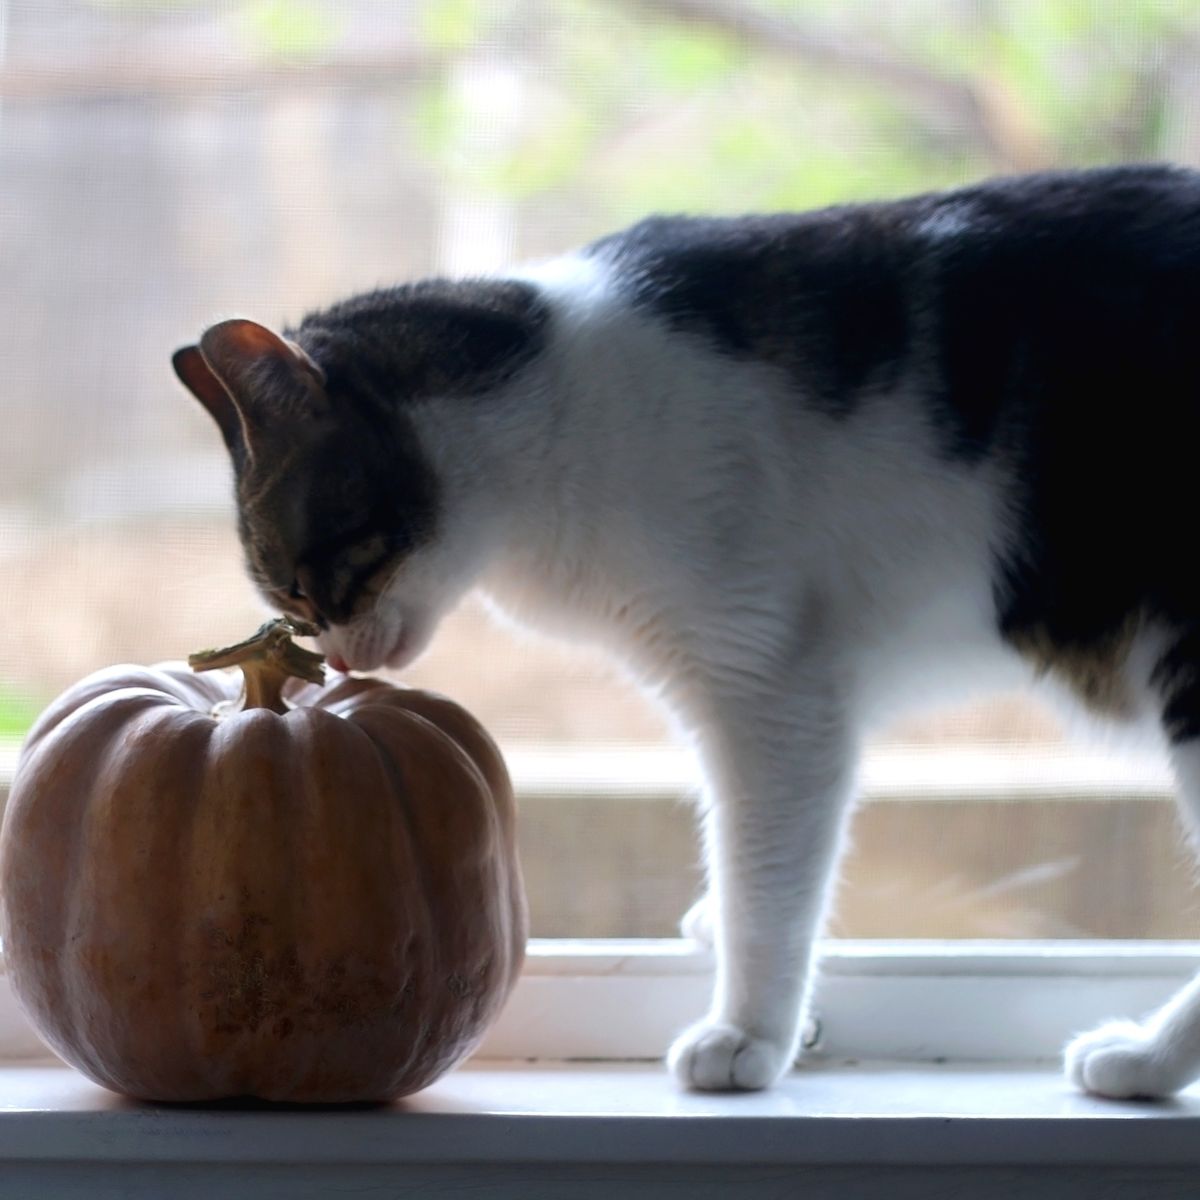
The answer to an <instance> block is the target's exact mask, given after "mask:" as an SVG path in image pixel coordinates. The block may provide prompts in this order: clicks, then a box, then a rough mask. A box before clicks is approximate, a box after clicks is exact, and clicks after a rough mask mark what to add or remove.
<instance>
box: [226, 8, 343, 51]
mask: <svg viewBox="0 0 1200 1200" xmlns="http://www.w3.org/2000/svg"><path fill="white" fill-rule="evenodd" d="M335 12H336V8H335V7H334V6H332V5H329V4H322V3H318V2H317V0H253V2H252V3H250V4H248V5H247V6H246V8H245V9H244V10H243V12H242V21H243V23H244V26H245V29H246V31H247V34H248V35H249V37H250V39H251V40H252V41H253V42H254V44H255V45H256V46H257V47H258V48H260V49H261V50H263V51H265V52H266V53H268V54H271V55H273V56H275V57H277V58H289V59H311V58H319V57H321V55H323V54H324V53H326V52H327V51H328V49H329V47H330V45H331V44H332V43H333V42H334V41H335V40H336V39H337V36H338V34H339V32H340V30H341V22H340V21H339V20H338V19H337V17H336V16H335V15H334V14H335Z"/></svg>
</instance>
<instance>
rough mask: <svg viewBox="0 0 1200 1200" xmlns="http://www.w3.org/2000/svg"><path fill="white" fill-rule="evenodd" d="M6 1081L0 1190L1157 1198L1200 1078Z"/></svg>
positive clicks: (533, 1069) (577, 1067) (656, 1069)
mask: <svg viewBox="0 0 1200 1200" xmlns="http://www.w3.org/2000/svg"><path fill="white" fill-rule="evenodd" d="M0 1087H2V1088H3V1093H2V1099H0V1196H4V1197H8V1196H14V1197H15V1196H21V1197H28V1196H54V1197H75V1196H79V1197H84V1196H87V1197H89V1200H102V1198H103V1197H108V1196H113V1197H116V1196H122V1197H135V1196H147V1197H151V1196H153V1197H161V1196H163V1195H168V1194H169V1195H171V1196H172V1197H173V1198H175V1197H178V1198H181V1200H188V1198H190V1197H193V1196H195V1197H201V1196H204V1197H210V1196H212V1195H213V1194H221V1192H222V1189H223V1190H224V1193H225V1194H226V1195H229V1196H240V1195H245V1196H253V1197H283V1196H287V1197H289V1198H295V1200H304V1198H306V1197H310V1196H311V1197H317V1196H328V1195H331V1194H336V1193H340V1192H342V1191H347V1192H349V1191H355V1192H357V1191H359V1190H360V1189H361V1190H362V1191H364V1192H368V1191H371V1189H375V1188H378V1189H379V1194H380V1195H387V1196H404V1197H409V1196H413V1197H415V1196H421V1195H425V1194H427V1192H426V1189H428V1190H429V1191H430V1192H432V1191H434V1190H436V1194H437V1195H438V1196H439V1198H440V1200H452V1198H456V1197H459V1196H461V1197H463V1198H464V1200H465V1198H466V1197H468V1196H469V1197H470V1198H471V1200H491V1198H493V1197H495V1198H497V1200H501V1198H504V1200H507V1198H508V1197H518V1196H519V1197H521V1198H522V1200H542V1198H546V1200H549V1197H556V1198H557V1197H576V1196H578V1197H580V1198H585V1197H586V1198H588V1200H590V1198H591V1197H597V1198H599V1197H605V1198H606V1200H607V1198H610V1197H612V1196H614V1195H617V1194H620V1195H621V1196H622V1197H626V1196H628V1197H635V1198H636V1197H652V1196H653V1197H657V1196H675V1195H677V1194H678V1195H683V1194H685V1192H684V1190H682V1189H686V1195H687V1196H688V1200H705V1198H707V1197H709V1196H712V1197H714V1198H715V1197H718V1196H720V1197H725V1196H728V1195H733V1194H736V1195H737V1196H738V1197H739V1198H741V1197H746V1198H747V1200H749V1198H752V1197H756V1196H764V1197H766V1196H773V1197H774V1196H783V1195H791V1194H795V1193H794V1191H793V1188H794V1187H795V1186H799V1185H801V1184H803V1187H804V1192H803V1194H804V1196H805V1198H806V1200H822V1198H823V1197H826V1196H828V1197H834V1196H837V1197H839V1198H840V1197H846V1196H867V1197H874V1196H876V1195H880V1196H882V1195H884V1194H886V1195H887V1196H889V1197H890V1198H891V1200H903V1198H904V1197H908V1196H913V1197H916V1196H921V1197H927V1196H929V1195H933V1194H937V1195H940V1194H942V1191H941V1190H938V1189H944V1188H947V1187H950V1184H951V1181H957V1183H958V1184H961V1185H962V1187H963V1189H964V1190H963V1191H962V1193H961V1194H969V1195H971V1196H972V1197H973V1200H975V1198H978V1200H988V1198H990V1197H992V1196H995V1197H997V1198H999V1197H1001V1196H1003V1197H1004V1200H1011V1196H1012V1189H1013V1187H1014V1186H1020V1187H1022V1188H1023V1189H1024V1191H1025V1196H1024V1197H1023V1200H1035V1198H1036V1197H1039V1196H1050V1195H1053V1196H1054V1197H1056V1200H1061V1198H1062V1197H1074V1196H1079V1197H1085V1196H1086V1197H1089V1200H1091V1198H1093V1197H1096V1196H1100V1195H1116V1194H1124V1193H1123V1192H1119V1191H1118V1190H1111V1189H1113V1188H1114V1187H1115V1188H1116V1189H1119V1188H1120V1186H1121V1183H1120V1181H1122V1180H1128V1181H1130V1183H1131V1184H1132V1183H1133V1181H1136V1190H1135V1191H1133V1192H1130V1193H1129V1194H1131V1195H1133V1194H1136V1195H1137V1196H1138V1197H1139V1200H1153V1198H1154V1197H1157V1196H1160V1195H1161V1196H1180V1195H1184V1194H1194V1192H1193V1191H1192V1189H1193V1187H1194V1182H1195V1179H1196V1178H1197V1174H1196V1173H1197V1171H1200V1091H1197V1090H1192V1091H1191V1092H1189V1093H1186V1094H1185V1095H1184V1096H1183V1097H1181V1098H1180V1099H1179V1100H1176V1101H1173V1102H1171V1103H1160V1104H1139V1103H1114V1102H1108V1101H1101V1100H1096V1099H1093V1098H1090V1097H1087V1096H1082V1095H1079V1094H1077V1093H1075V1092H1073V1091H1072V1090H1071V1089H1070V1088H1069V1087H1068V1086H1067V1085H1066V1084H1065V1083H1064V1082H1063V1081H1062V1080H1061V1078H1060V1076H1059V1075H1058V1074H1057V1073H1055V1072H1053V1071H1051V1070H1049V1069H1047V1068H1044V1067H1041V1068H1035V1067H1028V1068H1021V1067H1014V1066H995V1065H988V1066H987V1067H972V1066H964V1065H961V1064H959V1065H953V1066H950V1065H944V1066H937V1065H909V1064H864V1065H853V1064H841V1065H833V1064H824V1065H818V1066H814V1067H810V1068H806V1069H804V1070H801V1071H797V1072H795V1073H794V1074H793V1075H792V1076H790V1077H789V1078H788V1079H787V1080H786V1081H785V1082H784V1083H783V1085H782V1086H781V1087H779V1088H778V1089H777V1090H775V1091H773V1092H770V1093H764V1094H758V1095H741V1096H720V1095H697V1094H685V1093H681V1092H679V1091H678V1090H677V1089H676V1088H675V1087H674V1086H673V1085H672V1083H671V1082H670V1080H669V1079H668V1077H667V1076H666V1073H665V1071H664V1070H663V1068H662V1066H661V1065H660V1064H658V1063H653V1064H651V1063H587V1064H582V1063H539V1064H522V1063H509V1062H500V1061H476V1062H474V1063H471V1064H468V1065H467V1066H465V1067H463V1068H460V1069H459V1070H457V1071H454V1072H452V1073H451V1074H450V1075H448V1076H446V1077H445V1078H444V1079H442V1080H441V1081H439V1082H438V1083H437V1084H435V1085H434V1086H433V1087H431V1088H429V1089H427V1090H426V1091H425V1092H423V1093H421V1094H420V1095H418V1096H414V1097H411V1098H410V1099H408V1100H406V1101H402V1102H400V1103H397V1104H394V1105H387V1106H380V1107H368V1108H360V1109H333V1108H331V1109H323V1110H286V1111H283V1110H271V1109H267V1108H265V1107H245V1106H242V1107H233V1106H214V1107H207V1108H200V1107H194V1108H189V1107H167V1106H161V1105H144V1104H136V1103H133V1102H131V1101H127V1100H123V1099H121V1098H120V1097H117V1096H113V1095H110V1094H109V1093H108V1092H106V1091H105V1090H104V1089H102V1088H99V1087H96V1086H95V1085H93V1084H91V1083H89V1082H88V1081H86V1080H85V1079H83V1078H82V1077H81V1076H79V1075H78V1074H76V1073H75V1072H73V1071H71V1070H68V1069H66V1068H63V1067H58V1066H34V1067H30V1066H25V1067H7V1068H3V1069H0ZM714 1118H720V1119H714ZM935 1180H936V1181H937V1188H934V1187H933V1183H934V1181H935ZM731 1188H734V1190H732V1191H731V1190H730V1189H731ZM677 1189H680V1190H678V1191H677ZM848 1189H851V1190H848ZM1106 1189H1108V1190H1106ZM945 1194H960V1193H959V1192H958V1191H957V1190H956V1189H955V1188H954V1187H950V1190H949V1191H947V1192H946V1193H945Z"/></svg>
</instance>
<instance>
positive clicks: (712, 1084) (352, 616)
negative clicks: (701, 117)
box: [174, 166, 1200, 1097]
mask: <svg viewBox="0 0 1200 1200" xmlns="http://www.w3.org/2000/svg"><path fill="white" fill-rule="evenodd" d="M174 365H175V368H176V371H177V374H178V376H179V377H180V379H181V380H182V381H183V383H184V384H185V385H186V386H187V387H188V388H189V389H190V390H191V391H192V392H193V393H194V394H195V396H196V397H197V398H198V399H199V400H200V401H201V402H202V403H203V404H204V405H205V407H206V408H207V409H208V411H209V412H210V413H211V414H212V416H213V417H214V418H215V420H216V423H217V425H218V426H219V428H220V431H221V434H222V435H223V437H224V440H225V443H226V444H227V446H228V449H229V452H230V455H231V457H232V463H233V468H234V476H235V487H236V499H237V507H238V521H239V530H240V535H241V539H242V542H243V545H244V549H245V555H246V559H247V563H248V567H249V571H250V574H251V576H252V578H253V580H254V581H255V583H256V584H257V585H258V587H259V588H260V589H261V591H262V594H263V596H264V597H265V599H266V600H267V602H268V603H269V604H271V605H272V606H273V607H276V608H278V609H281V610H283V611H285V612H288V613H291V614H293V615H295V616H297V617H300V618H303V619H305V620H308V621H312V622H315V623H316V624H317V625H318V626H319V627H320V629H321V634H320V637H319V643H320V645H321V647H322V649H323V650H324V652H325V653H326V654H327V656H328V660H329V662H330V664H331V665H332V666H334V667H336V668H337V669H340V670H351V669H353V670H364V671H365V670H374V669H376V668H380V667H393V668H402V667H404V666H405V665H407V664H408V663H410V662H412V661H413V659H415V658H416V657H417V656H418V655H419V654H420V653H421V651H422V650H423V649H424V648H425V647H426V645H427V644H428V642H429V640H430V638H431V636H432V635H433V633H434V630H435V629H436V627H437V623H438V620H439V618H440V617H441V616H442V615H443V614H445V613H446V612H447V611H448V610H449V609H450V608H451V607H452V606H453V605H455V604H456V603H457V602H458V601H459V599H460V598H461V597H462V596H463V595H464V594H465V593H466V592H467V591H468V590H469V589H471V588H473V587H476V586H478V587H480V588H482V589H483V591H484V593H485V595H486V596H487V597H489V598H490V601H491V603H492V604H494V605H495V606H496V607H497V608H498V609H499V610H500V611H501V612H503V613H505V614H507V615H508V617H509V618H511V619H512V620H514V621H516V622H518V623H521V624H525V625H527V626H530V627H535V628H537V629H540V630H542V631H545V632H549V633H551V634H554V635H560V636H563V637H566V638H571V639H576V640H583V641H588V642H592V643H596V644H600V645H602V646H604V647H607V648H608V649H609V651H610V652H611V653H612V654H614V655H615V656H617V657H618V658H619V659H620V660H621V661H622V662H624V663H625V664H627V665H628V666H629V668H630V669H631V670H632V671H633V672H634V673H635V674H636V676H637V677H638V678H639V679H640V680H641V681H642V682H643V683H644V684H645V685H646V686H647V687H648V688H649V689H650V690H651V691H652V692H653V693H654V694H656V695H657V696H658V697H659V698H660V699H661V701H662V702H663V703H664V704H665V705H666V706H667V708H668V709H669V710H670V711H671V712H672V713H673V714H674V715H675V717H676V719H677V720H678V722H679V724H680V727H681V728H682V729H683V730H685V731H686V732H687V734H688V735H689V736H690V737H691V738H693V739H694V742H695V745H696V747H697V749H698V752H699V755H700V758H701V761H702V764H703V767H704V771H705V777H706V779H707V788H706V792H705V796H704V798H703V801H702V804H701V809H702V814H703V825H704V835H705V837H704V840H705V856H706V865H707V871H708V895H707V897H706V898H704V899H702V900H701V901H700V902H699V903H698V904H697V906H696V907H695V908H694V909H693V910H692V911H691V912H690V913H689V914H688V916H687V917H686V918H685V930H686V931H689V932H690V933H692V934H693V935H696V936H700V937H702V938H706V939H708V940H710V941H711V943H712V944H713V947H714V950H715V959H716V978H715V987H714V993H713V999H712V1005H711V1009H710V1011H709V1013H708V1015H707V1016H705V1017H704V1018H703V1019H702V1020H701V1021H699V1022H698V1023H696V1024H695V1025H694V1026H692V1027H691V1028H689V1029H686V1030H684V1031H683V1032H682V1033H681V1034H680V1035H679V1037H678V1039H677V1040H676V1041H675V1043H674V1045H673V1046H672V1047H671V1050H670V1053H669V1055H668V1064H669V1067H670V1070H671V1071H672V1072H673V1074H674V1076H675V1077H676V1078H677V1079H678V1081H679V1082H680V1083H681V1084H682V1085H684V1086H685V1087H689V1088H694V1089H702V1090H703V1089H721V1090H725V1089H734V1090H737V1089H745V1090H753V1089H760V1088H765V1087H769V1086H771V1085H772V1084H773V1083H775V1082H776V1081H777V1080H778V1079H779V1078H780V1076H781V1075H782V1074H783V1073H784V1072H785V1071H786V1070H788V1069H789V1067H790V1066H791V1065H792V1064H793V1062H794V1060H795V1058H796V1055H797V1052H798V1047H799V1041H800V1030H801V1027H802V1022H803V1017H804V1013H805V1010H806V1003H807V999H808V993H809V990H810V981H811V978H812V972H813V939H814V936H815V935H816V933H817V932H818V931H819V929H820V927H821V922H822V919H823V917H824V914H825V909H826V905H827V896H828V891H829V880H830V877H831V875H832V874H833V871H834V866H835V863H836V861H837V858H838V852H839V849H840V847H841V845H842V842H843V838H844V831H845V826H846V822H847V814H848V812H849V810H850V802H851V799H852V795H853V792H854V777H855V769H856V761H857V758H858V755H859V751H860V747H861V745H862V743H863V740H864V737H865V736H866V735H867V734H868V733H870V732H871V731H872V730H875V729H877V728H879V727H880V725H881V724H882V723H884V722H886V721H890V720H892V719H894V718H895V717H896V716H897V715H898V714H900V713H903V712H905V711H906V710H907V709H909V708H911V707H912V706H913V705H917V704H924V703H926V702H929V701H932V700H939V701H940V700H945V699H948V698H952V697H960V696H967V695H974V694H976V693H978V692H979V691H980V690H981V689H987V688H1010V687H1013V686H1018V685H1025V684H1028V685H1030V686H1034V687H1038V688H1040V689H1042V691H1043V692H1045V693H1047V694H1052V695H1054V696H1055V697H1057V698H1059V699H1063V700H1065V701H1068V702H1069V703H1070V704H1072V705H1074V706H1075V707H1076V708H1078V709H1079V710H1080V711H1082V712H1085V713H1087V714H1089V720H1091V721H1094V722H1095V723H1096V724H1097V725H1098V726H1101V727H1111V728H1125V729H1128V730H1130V731H1133V732H1134V733H1135V734H1137V735H1138V736H1142V737H1145V738H1148V739H1150V740H1151V741H1152V742H1153V743H1155V744H1156V745H1158V746H1161V748H1162V749H1163V751H1164V753H1165V754H1167V755H1168V756H1169V760H1170V762H1171V764H1172V766H1173V769H1174V773H1175V777H1176V779H1177V781H1178V792H1179V802H1180V810H1181V813H1182V816H1183V818H1184V821H1185V824H1186V825H1187V826H1188V827H1189V829H1190V831H1191V832H1192V834H1193V835H1197V836H1198V837H1200V582H1197V578H1198V577H1197V575H1196V574H1195V573H1194V570H1193V567H1192V566H1189V564H1188V560H1187V547H1188V546H1189V545H1192V544H1193V541H1194V534H1193V530H1192V526H1191V520H1192V517H1191V516H1190V515H1189V514H1191V513H1193V512H1194V511H1195V509H1196V508H1197V490H1196V482H1195V480H1196V476H1195V474H1194V471H1195V462H1196V453H1197V449H1198V448H1200V174H1194V173H1191V172H1189V171H1186V170H1183V169H1180V168H1175V167H1171V166H1130V167H1109V168H1100V169H1094V170H1091V171H1083V172H1067V171H1064V172H1048V173H1041V174H1034V175H1026V176H1014V177H1007V178H1000V179H995V180H989V181H985V182H982V183H980V184H977V185H974V186H967V187H963V188H959V189H957V190H949V191H944V192H939V193H931V194H926V195H919V196H915V197H911V198H907V199H901V200H896V201H889V202H880V203H866V204H851V205H844V206H837V207H832V208H826V209H823V210H819V211H814V212H808V213H801V214H789V215H770V216H747V217H739V218H702V217H685V216H678V217H676V216H668V217H652V218H649V219H647V220H644V221H642V222H641V223H639V224H636V225H634V226H633V227H632V228H630V229H627V230H625V231H624V232H620V233H615V234H612V235H611V236H608V237H604V238H602V239H601V240H599V241H596V242H593V243H592V244H590V245H587V246H585V247H583V248H582V249H580V250H578V251H576V252H573V253H569V254H565V255H563V256H561V257H559V258H556V259H553V260H551V261H548V262H543V263H538V264H534V265H530V266H526V267H523V268H520V269H516V270H514V271H512V272H511V273H509V274H507V275H505V276H503V277H496V278H486V279H467V280H437V279H435V280H429V281H423V282H418V283H413V284H408V285H404V286H399V287H395V288H389V289H386V290H380V291H375V292H372V293H370V294H366V295H360V296H356V297H353V298H351V299H348V300H345V301H344V302H341V303H337V304H334V305H333V306H332V307H330V308H327V309H326V310H324V311H321V312H315V313H312V314H311V315H309V316H306V317H305V318H304V319H303V320H302V321H301V323H300V324H299V325H298V326H296V327H295V328H294V329H291V330H285V331H284V332H283V333H282V334H278V333H275V332H273V331H272V330H270V329H268V328H266V327H264V326H262V325H259V324H256V323H254V322H251V321H248V320H230V321H223V322H221V323H219V324H216V325H213V326H212V327H211V328H209V329H208V330H207V331H206V332H205V333H204V334H203V336H202V337H201V338H200V341H199V343H198V345H193V346H186V347H184V348H183V349H181V350H179V351H178V352H177V353H176V355H175V358H174ZM1066 1069H1067V1072H1068V1075H1069V1077H1070V1079H1072V1080H1073V1081H1074V1082H1075V1083H1076V1084H1077V1085H1078V1086H1080V1087H1081V1088H1083V1089H1086V1090H1088V1091H1090V1092H1093V1093H1096V1094H1099V1095H1104V1096H1112V1097H1127V1096H1161V1095H1166V1094H1168V1093H1171V1092H1174V1091H1176V1090H1177V1089H1179V1088H1180V1087H1182V1086H1184V1085H1185V1084H1187V1083H1189V1082H1190V1081H1191V1080H1192V1079H1193V1078H1195V1077H1196V1076H1197V1075H1200V982H1198V983H1193V984H1191V985H1189V986H1188V987H1186V988H1185V989H1184V990H1183V991H1182V992H1181V993H1180V994H1179V995H1178V996H1177V997H1176V998H1175V999H1174V1000H1172V1001H1171V1002H1170V1003H1169V1004H1168V1005H1167V1006H1166V1007H1165V1008H1164V1009H1162V1010H1161V1011H1160V1012H1159V1013H1158V1014H1157V1015H1155V1016H1153V1017H1151V1018H1150V1019H1149V1020H1148V1021H1146V1022H1145V1023H1144V1024H1140V1025H1138V1024H1133V1023H1131V1022H1112V1023H1109V1024H1107V1025H1104V1026H1103V1027H1101V1028H1100V1029H1098V1030H1096V1031H1094V1032H1092V1033H1089V1034H1085V1035H1083V1036H1080V1037H1078V1038H1076V1039H1075V1040H1074V1041H1073V1042H1072V1043H1071V1044H1070V1045H1069V1046H1068V1048H1067V1050H1066Z"/></svg>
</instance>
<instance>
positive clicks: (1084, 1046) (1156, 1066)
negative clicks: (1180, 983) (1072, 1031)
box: [1066, 635, 1200, 1098]
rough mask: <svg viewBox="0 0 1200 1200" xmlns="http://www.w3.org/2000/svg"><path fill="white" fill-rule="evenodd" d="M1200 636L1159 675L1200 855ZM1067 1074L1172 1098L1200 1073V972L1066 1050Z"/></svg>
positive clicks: (1187, 818) (1103, 1086) (1122, 1094)
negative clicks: (1153, 1008) (1154, 1003)
mask: <svg viewBox="0 0 1200 1200" xmlns="http://www.w3.org/2000/svg"><path fill="white" fill-rule="evenodd" d="M1198 642H1200V638H1197V636H1196V635H1191V636H1188V637H1185V638H1181V639H1180V640H1179V641H1178V642H1176V643H1175V645H1174V646H1173V647H1172V648H1171V649H1170V650H1169V651H1168V652H1167V653H1166V654H1165V655H1164V656H1163V658H1162V660H1161V662H1160V664H1159V666H1158V668H1157V669H1156V671H1155V675H1154V679H1155V683H1156V685H1157V687H1158V688H1159V689H1160V691H1161V693H1162V697H1163V708H1164V717H1163V724H1164V726H1165V731H1166V734H1167V737H1168V739H1169V742H1170V747H1171V762H1172V767H1173V769H1174V775H1175V791H1176V800H1177V802H1178V806H1179V810H1180V815H1181V817H1182V818H1183V822H1184V825H1185V826H1186V828H1187V832H1188V834H1189V837H1190V840H1191V844H1192V848H1193V850H1194V851H1195V852H1197V854H1198V855H1200V653H1197V652H1196V651H1197V650H1200V647H1198V646H1197V643H1198ZM1066 1072H1067V1077H1068V1078H1069V1079H1070V1080H1071V1081H1072V1082H1073V1083H1075V1084H1076V1085H1077V1086H1078V1087H1080V1088H1082V1089H1083V1090H1084V1091H1088V1092H1092V1093H1094V1094H1096V1095H1098V1096H1109V1097H1113V1098H1131V1097H1158V1096H1169V1095H1171V1094H1173V1093H1174V1092H1177V1091H1179V1090H1180V1088H1183V1087H1186V1086H1187V1084H1189V1083H1191V1082H1192V1081H1193V1080H1194V1079H1197V1078H1200V976H1198V977H1197V978H1196V979H1193V980H1192V981H1191V982H1190V983H1188V984H1187V985H1185V986H1184V987H1183V988H1181V989H1180V990H1179V991H1178V992H1177V993H1176V994H1175V995H1174V996H1172V997H1171V999H1170V1000H1168V1001H1167V1003H1166V1004H1164V1005H1163V1007H1162V1008H1160V1009H1159V1010H1158V1011H1157V1012H1155V1013H1154V1014H1153V1015H1152V1016H1150V1017H1149V1018H1147V1019H1146V1020H1144V1021H1142V1022H1140V1023H1139V1022H1135V1021H1110V1022H1108V1023H1106V1024H1104V1025H1101V1026H1100V1027H1099V1028H1098V1029H1094V1030H1092V1031H1091V1032H1090V1033H1085V1034H1083V1035H1081V1036H1080V1037H1077V1038H1075V1039H1074V1040H1073V1041H1072V1042H1071V1043H1070V1044H1069V1045H1068V1046H1067V1049H1066Z"/></svg>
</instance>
